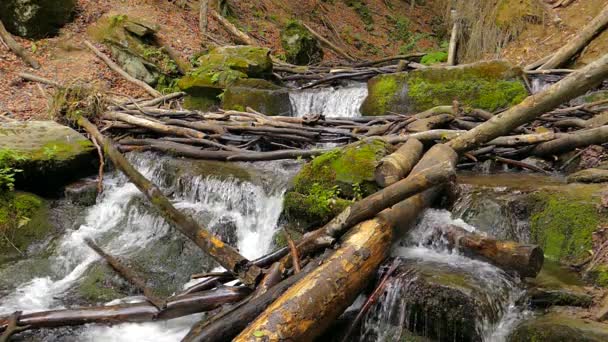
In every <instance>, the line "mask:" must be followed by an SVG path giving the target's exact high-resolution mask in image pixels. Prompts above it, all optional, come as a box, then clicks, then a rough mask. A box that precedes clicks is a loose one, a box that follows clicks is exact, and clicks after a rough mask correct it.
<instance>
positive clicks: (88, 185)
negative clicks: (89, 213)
mask: <svg viewBox="0 0 608 342" xmlns="http://www.w3.org/2000/svg"><path fill="white" fill-rule="evenodd" d="M63 194H64V195H65V197H66V198H67V199H68V200H69V201H70V202H72V203H74V204H79V205H83V206H91V205H94V204H95V202H96V201H97V179H95V178H86V179H81V180H78V181H76V182H74V183H71V184H69V185H67V186H66V187H65V189H64V190H63Z"/></svg>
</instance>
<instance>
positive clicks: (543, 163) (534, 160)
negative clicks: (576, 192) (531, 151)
mask: <svg viewBox="0 0 608 342" xmlns="http://www.w3.org/2000/svg"><path fill="white" fill-rule="evenodd" d="M522 162H523V163H526V164H530V165H532V166H536V167H538V168H541V169H543V170H551V167H552V164H551V162H550V161H547V160H545V159H542V158H539V157H534V156H530V157H527V158H525V159H523V160H522Z"/></svg>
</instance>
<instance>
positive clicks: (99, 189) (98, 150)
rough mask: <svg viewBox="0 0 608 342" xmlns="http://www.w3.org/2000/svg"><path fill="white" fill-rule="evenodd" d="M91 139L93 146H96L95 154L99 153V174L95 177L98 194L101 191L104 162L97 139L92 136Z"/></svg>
mask: <svg viewBox="0 0 608 342" xmlns="http://www.w3.org/2000/svg"><path fill="white" fill-rule="evenodd" d="M91 141H92V142H93V145H95V148H97V154H98V155H99V176H98V179H97V193H98V194H100V193H102V192H103V168H104V166H105V162H104V158H103V152H102V151H101V146H99V143H98V142H97V139H95V137H93V136H92V137H91Z"/></svg>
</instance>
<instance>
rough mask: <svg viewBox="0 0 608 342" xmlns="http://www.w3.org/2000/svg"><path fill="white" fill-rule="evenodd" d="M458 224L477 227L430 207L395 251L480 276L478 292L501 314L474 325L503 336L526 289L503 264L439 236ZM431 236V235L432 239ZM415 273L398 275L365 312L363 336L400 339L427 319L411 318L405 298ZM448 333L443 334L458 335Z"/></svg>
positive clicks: (492, 336) (490, 336) (494, 339)
mask: <svg viewBox="0 0 608 342" xmlns="http://www.w3.org/2000/svg"><path fill="white" fill-rule="evenodd" d="M447 225H457V226H460V227H462V228H464V229H466V230H469V231H473V230H475V228H474V227H472V226H470V225H468V224H467V223H465V222H464V221H462V220H460V219H456V220H455V219H453V218H452V215H451V213H450V212H449V211H446V210H435V209H429V210H427V211H426V212H425V213H424V215H423V216H422V218H421V221H420V222H419V223H418V225H417V226H416V228H415V229H414V230H413V231H412V232H411V233H410V234H409V235H408V237H407V238H406V239H405V240H404V241H403V242H402V243H403V244H405V245H406V247H402V246H396V247H394V248H393V250H392V252H391V254H392V256H394V257H398V258H401V259H402V260H403V261H404V262H415V263H419V264H420V263H427V264H429V265H431V267H433V268H436V269H447V270H448V271H449V272H455V273H458V274H462V275H465V276H466V277H467V278H468V279H475V280H477V281H476V282H475V284H477V285H480V286H481V289H480V290H481V291H479V293H476V294H475V295H476V296H479V297H480V299H481V302H483V303H486V305H487V307H488V308H490V310H488V311H489V312H491V313H493V314H497V318H498V319H495V318H496V317H494V315H490V316H492V317H494V319H492V317H489V316H488V317H483V318H481V319H478V320H476V322H475V328H476V330H477V331H478V334H479V335H480V336H481V337H482V339H483V340H484V341H488V342H501V341H505V340H506V338H507V336H508V334H509V332H510V331H511V330H512V328H513V327H514V326H515V324H517V322H519V321H520V319H521V318H522V317H525V315H526V314H527V312H526V311H522V309H521V308H519V307H518V306H517V305H516V303H517V301H518V300H519V299H520V298H522V296H523V294H524V291H523V289H522V288H521V287H520V285H519V283H518V281H517V280H516V279H514V278H512V277H511V276H509V275H508V274H506V273H505V272H504V271H502V270H501V269H499V268H497V267H495V266H493V265H491V264H488V263H486V262H482V261H478V260H474V259H470V258H468V257H465V256H463V255H461V254H459V253H458V252H455V251H453V250H450V249H448V248H447V244H446V242H445V241H443V240H442V239H441V238H437V235H436V232H437V229H438V228H441V227H444V226H447ZM429 241H432V242H431V243H430V244H429ZM414 279H415V276H413V277H394V278H392V279H391V280H390V281H389V283H388V285H387V288H386V290H385V294H384V295H383V296H384V297H383V298H382V299H381V300H380V301H378V303H377V304H376V305H375V306H374V308H372V309H371V310H370V311H369V312H368V313H367V315H366V318H365V320H364V322H363V325H362V329H361V340H362V341H396V340H400V338H402V337H403V336H404V334H405V331H406V330H407V328H408V327H410V328H411V327H413V326H415V325H416V324H418V323H419V322H416V320H420V319H424V318H421V317H415V318H412V316H411V312H410V310H412V308H411V307H409V306H408V301H407V300H406V299H404V298H405V297H406V295H405V294H406V293H407V291H408V287H409V285H410V283H411V282H412V281H413V280H414ZM454 339H455V336H454V337H449V336H447V337H446V338H445V340H454Z"/></svg>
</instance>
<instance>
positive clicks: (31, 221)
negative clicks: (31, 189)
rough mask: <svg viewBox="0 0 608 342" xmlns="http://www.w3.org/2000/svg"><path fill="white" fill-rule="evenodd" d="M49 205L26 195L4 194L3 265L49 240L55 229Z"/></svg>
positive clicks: (0, 218) (0, 206) (0, 199)
mask: <svg viewBox="0 0 608 342" xmlns="http://www.w3.org/2000/svg"><path fill="white" fill-rule="evenodd" d="M48 210H49V206H48V204H47V202H46V201H45V200H43V199H42V198H40V197H38V196H36V195H33V194H30V193H26V192H12V191H2V192H0V236H2V239H0V264H2V263H3V262H5V261H8V260H12V259H15V258H19V257H22V256H24V255H25V254H26V253H27V250H28V247H29V246H30V244H32V243H33V242H35V241H38V240H41V239H44V238H45V237H47V235H48V233H49V231H50V230H51V228H52V226H51V224H50V223H49V219H48Z"/></svg>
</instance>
